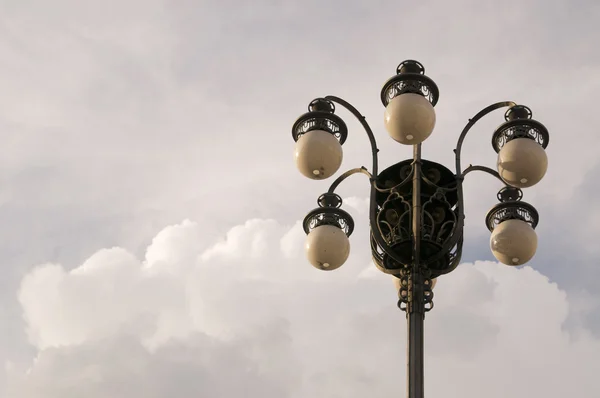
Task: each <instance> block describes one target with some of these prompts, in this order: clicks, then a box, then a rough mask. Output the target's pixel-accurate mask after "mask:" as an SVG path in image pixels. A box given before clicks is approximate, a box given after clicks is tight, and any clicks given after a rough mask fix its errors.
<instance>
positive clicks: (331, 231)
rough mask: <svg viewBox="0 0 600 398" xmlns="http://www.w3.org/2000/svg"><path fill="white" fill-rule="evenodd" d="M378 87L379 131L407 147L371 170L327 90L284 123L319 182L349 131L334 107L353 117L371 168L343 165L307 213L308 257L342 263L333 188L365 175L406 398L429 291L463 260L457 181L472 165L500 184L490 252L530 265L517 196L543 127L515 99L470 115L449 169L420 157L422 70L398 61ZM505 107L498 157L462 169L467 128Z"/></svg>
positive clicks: (426, 85)
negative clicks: (408, 155)
mask: <svg viewBox="0 0 600 398" xmlns="http://www.w3.org/2000/svg"><path fill="white" fill-rule="evenodd" d="M396 72H397V73H396V75H395V76H393V77H392V78H390V79H389V80H388V81H387V82H386V83H385V84H384V86H383V89H382V90H381V101H382V103H383V105H384V106H385V107H386V108H385V113H384V115H385V118H384V121H385V127H386V129H387V131H388V133H389V135H390V137H391V138H392V139H393V140H395V141H397V142H399V143H401V144H404V145H412V146H413V158H412V159H408V160H403V161H400V162H398V163H396V164H394V165H392V166H390V167H388V168H386V169H385V170H383V171H381V172H379V170H378V159H377V153H378V152H379V149H378V148H377V143H376V141H375V137H374V135H373V132H372V130H371V128H370V126H369V124H368V123H367V122H366V120H365V117H364V116H363V115H361V114H360V112H359V111H358V110H357V109H356V108H354V107H353V106H352V105H351V104H349V103H348V102H346V101H344V100H343V99H341V98H338V97H334V96H327V97H324V98H317V99H315V100H313V101H312V102H311V103H310V104H309V107H308V112H307V113H305V114H304V115H302V116H300V117H299V118H298V120H296V122H295V123H294V125H293V127H292V135H293V138H294V140H295V141H296V148H295V161H296V165H297V167H298V169H299V171H300V172H301V173H302V174H303V175H305V176H306V177H308V178H310V179H314V180H321V179H326V178H329V177H331V176H332V175H333V174H335V173H336V172H337V170H338V169H339V167H340V165H341V163H342V158H343V151H342V145H343V144H344V142H345V141H346V138H347V136H348V128H347V127H346V124H345V123H344V121H343V120H342V119H341V118H340V117H339V116H338V115H336V114H335V110H336V109H335V104H338V105H341V106H342V107H344V108H345V109H347V110H348V111H349V112H350V113H351V114H352V115H354V116H355V117H356V118H357V119H358V121H359V122H360V124H361V125H362V127H363V128H364V130H365V132H366V133H367V136H368V137H369V141H370V143H371V151H372V154H373V164H372V167H371V170H370V171H369V170H367V169H366V168H365V167H360V168H355V169H350V170H348V171H347V172H345V173H343V174H342V175H340V176H339V177H338V178H337V179H336V180H335V181H334V182H333V183H332V184H331V186H330V188H329V190H328V192H326V193H324V194H322V195H321V196H320V197H319V199H318V201H317V202H318V207H317V208H316V209H314V210H312V211H311V212H310V213H308V215H307V216H306V217H305V219H304V222H303V227H304V231H305V232H306V234H307V240H306V245H305V249H306V255H307V258H308V260H309V262H310V263H311V264H312V265H313V266H314V267H316V268H318V269H321V270H328V271H331V270H335V269H337V268H339V267H340V266H341V265H343V263H344V262H345V261H346V260H347V259H348V256H349V254H350V243H349V237H350V235H351V234H352V231H353V229H354V222H353V220H352V217H351V216H350V215H349V214H348V213H347V212H345V211H344V210H342V209H341V206H342V199H341V198H340V196H338V195H337V194H336V193H335V189H336V188H337V187H338V185H339V184H340V183H341V182H342V181H344V180H345V179H346V178H348V177H349V176H351V175H354V174H359V173H361V174H364V175H366V176H367V177H368V178H369V182H370V186H371V195H370V209H369V226H370V241H371V251H372V257H373V262H374V263H375V266H377V268H378V269H379V270H381V271H382V272H384V273H386V274H390V275H392V276H393V277H394V278H395V279H394V280H395V283H396V286H397V290H398V298H399V301H398V307H399V308H400V309H402V310H403V311H405V312H406V318H407V335H408V345H407V367H408V369H407V395H408V397H409V398H422V397H423V396H424V382H423V373H424V372H423V323H424V319H425V313H426V312H427V311H429V310H431V309H432V308H433V290H432V289H433V287H434V285H435V283H436V281H437V278H438V277H440V276H442V275H445V274H448V273H449V272H451V271H453V270H454V269H455V268H456V267H457V265H458V263H459V261H460V258H461V254H462V245H463V227H464V219H465V212H464V200H463V189H462V187H463V180H464V178H465V176H466V175H467V174H468V173H470V172H472V171H483V172H486V173H488V174H490V175H492V176H494V177H495V178H497V179H499V180H500V181H502V182H503V183H504V184H505V187H504V188H502V189H501V190H500V191H499V192H498V195H497V198H498V200H499V202H500V203H498V204H496V205H495V206H494V207H493V208H492V209H491V210H490V211H489V212H488V214H487V216H486V220H485V221H486V225H487V227H488V229H489V230H490V231H491V233H492V234H491V238H490V248H491V250H492V253H493V254H494V256H495V257H496V259H498V261H500V262H502V263H504V264H507V265H510V266H518V265H522V264H524V263H526V262H527V261H529V260H530V259H531V258H532V257H533V256H534V254H535V251H536V248H537V235H536V233H535V227H536V225H537V223H538V220H539V217H538V213H537V211H536V210H535V208H534V207H533V206H531V205H530V204H528V203H525V202H522V201H521V199H522V196H523V193H522V191H521V188H528V187H531V186H533V185H535V184H537V183H538V182H539V181H540V180H541V179H542V178H543V177H544V174H545V173H546V169H547V164H548V160H547V156H546V152H545V148H546V146H547V145H548V140H549V135H548V130H547V129H546V128H545V127H544V125H542V124H541V123H539V122H537V121H535V120H533V119H532V113H531V110H530V109H529V108H527V107H526V106H523V105H517V104H516V103H514V102H511V101H506V102H498V103H496V104H493V105H490V106H488V107H487V108H485V109H483V110H482V111H480V112H479V113H477V114H476V115H475V116H474V117H473V118H471V119H469V122H468V123H467V125H466V126H465V127H464V129H463V131H462V133H461V134H460V136H459V138H458V142H457V145H456V148H455V149H454V153H455V156H456V172H455V173H453V172H451V171H450V170H449V169H447V168H446V167H444V166H442V165H441V164H438V163H435V162H432V161H429V160H425V159H422V158H421V145H422V143H423V141H425V140H426V139H427V137H429V135H430V134H431V133H432V132H433V129H434V127H435V122H436V117H435V111H434V106H435V105H436V103H437V101H438V97H439V91H438V87H437V85H436V84H435V83H434V81H433V80H431V79H430V78H429V77H427V76H426V75H425V68H424V67H423V65H422V64H421V63H419V62H417V61H413V60H408V61H404V62H402V63H401V64H400V65H399V66H398V68H397V71H396ZM500 108H508V110H507V111H506V113H505V116H504V118H505V122H504V123H502V124H501V125H500V126H499V127H498V128H497V129H496V131H495V132H494V133H493V135H492V146H493V148H494V150H495V151H496V152H497V153H498V158H497V171H496V170H493V169H491V168H489V167H485V166H472V165H470V166H468V167H467V168H466V169H464V170H463V169H462V166H461V149H462V144H463V141H464V139H465V137H466V135H467V133H468V132H469V131H470V129H471V128H472V127H473V125H474V124H475V123H476V122H477V121H478V120H479V119H481V118H482V117H483V116H485V115H487V114H488V113H490V112H492V111H494V110H496V109H500Z"/></svg>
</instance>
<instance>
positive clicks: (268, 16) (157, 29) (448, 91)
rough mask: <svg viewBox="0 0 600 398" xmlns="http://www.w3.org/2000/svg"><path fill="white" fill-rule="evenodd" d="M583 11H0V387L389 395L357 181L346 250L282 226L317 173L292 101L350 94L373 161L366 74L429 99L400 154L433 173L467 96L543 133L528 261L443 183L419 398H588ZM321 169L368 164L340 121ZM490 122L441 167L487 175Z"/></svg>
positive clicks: (20, 6)
mask: <svg viewBox="0 0 600 398" xmlns="http://www.w3.org/2000/svg"><path fill="white" fill-rule="evenodd" d="M599 23H600V3H598V2H597V1H594V0H586V1H584V0H537V1H534V0H505V1H502V2H498V1H488V0H471V1H468V0H459V1H453V2H449V1H441V0H440V1H432V0H430V1H425V0H424V1H400V0H370V1H358V0H333V1H326V0H320V1H317V0H305V1H296V0H294V1H292V0H287V1H285V0H255V1H252V2H243V1H241V0H221V1H218V0H196V1H194V0H104V1H91V0H87V1H83V0H79V1H77V0H54V1H46V0H0V137H1V145H0V361H1V363H2V365H3V367H2V368H1V369H2V370H1V371H0V397H2V398H4V397H6V398H71V397H73V398H81V397H86V398H109V397H110V398H121V397H123V398H125V397H127V398H153V397H156V398H159V397H160V398H162V397H170V396H178V397H192V396H194V397H203V398H209V397H210V398H230V397H231V398H233V397H248V398H254V397H257V398H258V397H267V398H271V397H273V398H287V397H289V398H306V397H314V398H337V397H340V398H341V397H344V398H354V397H357V398H358V397H361V398H363V397H367V396H368V397H374V398H379V397H381V398H384V397H398V396H403V395H404V392H405V371H406V360H405V341H406V331H405V319H404V313H402V312H401V311H399V310H398V309H397V307H396V300H397V298H396V292H395V291H394V288H393V283H392V280H391V277H389V276H386V275H384V274H381V273H379V272H378V271H377V270H376V269H375V267H374V265H372V264H371V260H370V252H369V244H368V243H369V242H368V229H367V219H366V217H367V214H366V209H367V201H366V198H367V196H368V184H367V183H366V180H365V179H364V178H363V177H356V178H355V179H352V180H349V181H348V183H347V184H345V185H343V186H342V187H340V190H339V193H340V194H341V195H342V196H343V197H344V198H346V199H347V200H346V201H345V208H346V209H347V210H348V211H349V212H350V213H351V214H352V215H353V216H354V218H355V221H356V224H357V228H356V231H355V233H354V234H353V235H352V238H351V245H352V250H351V256H350V259H349V261H348V262H347V263H346V264H345V265H344V266H343V267H342V268H340V269H339V270H337V271H334V272H320V271H318V270H316V269H314V268H312V267H311V266H310V265H309V264H308V262H307V261H306V259H305V258H304V254H303V251H302V250H303V242H304V238H305V235H304V233H303V231H302V229H301V227H300V225H299V221H300V220H302V218H303V217H304V215H305V214H306V212H308V211H309V210H311V209H312V208H313V207H315V204H316V203H315V201H316V198H317V197H318V196H319V195H320V194H321V193H323V192H324V191H325V190H326V189H327V186H328V183H329V181H328V182H313V181H308V180H306V179H305V178H304V177H302V176H301V175H300V174H299V173H298V172H297V170H296V169H295V167H294V162H293V156H292V154H293V147H294V142H293V140H292V137H291V130H290V129H291V125H292V123H293V122H294V120H295V119H296V118H297V117H298V116H299V115H300V114H302V113H303V112H305V110H306V106H307V105H308V103H309V102H310V101H311V100H312V99H313V98H315V97H320V96H324V95H328V94H333V95H338V96H341V97H343V98H345V99H347V100H348V101H350V102H352V103H353V104H355V105H356V106H357V107H358V108H359V109H360V110H361V112H362V113H363V114H365V115H366V116H367V120H368V121H369V122H370V123H371V124H372V127H373V128H374V130H375V132H376V137H377V140H378V145H379V148H380V149H381V157H380V165H381V166H380V167H381V168H384V167H386V166H388V165H391V164H393V163H395V162H397V161H400V160H403V159H405V158H408V157H410V156H411V148H409V147H405V146H402V145H400V144H397V143H396V142H394V141H393V140H391V139H390V138H389V137H388V136H387V134H386V133H385V131H384V129H383V107H382V105H381V102H380V100H379V92H380V89H381V86H382V84H383V83H384V82H385V81H386V80H387V79H388V78H389V77H391V76H392V75H393V74H394V73H395V69H396V66H397V65H398V63H400V62H401V61H403V60H405V59H417V60H419V61H420V62H422V63H423V64H424V65H425V68H426V73H427V75H428V76H429V77H431V78H432V79H433V80H435V81H436V83H437V84H438V86H439V88H440V100H439V103H438V104H437V106H436V113H437V125H436V129H435V131H434V133H433V134H432V136H431V137H430V138H429V139H428V140H427V141H426V143H425V145H424V147H423V156H424V157H425V158H427V159H431V160H434V161H437V162H440V163H443V164H445V165H447V166H450V165H451V164H452V161H453V153H452V149H453V147H454V145H455V141H456V138H457V136H458V134H459V132H460V130H461V129H462V127H463V125H464V124H465V123H466V122H467V121H468V119H469V118H470V117H472V116H473V115H474V114H475V113H477V112H478V111H479V110H480V109H481V108H483V107H485V106H487V105H489V104H490V103H493V102H497V101H505V100H512V101H516V102H518V103H522V104H525V105H528V106H529V107H531V109H532V110H533V115H534V118H535V119H537V120H539V121H541V122H542V123H544V124H545V125H546V126H547V127H548V129H549V131H550V137H551V138H550V144H549V146H548V149H547V153H548V157H549V162H550V163H549V169H548V173H547V175H546V177H545V179H544V180H543V181H542V182H541V183H540V184H538V185H537V186H535V187H533V188H530V189H528V190H526V191H525V200H526V201H528V202H530V203H531V204H533V205H534V206H536V208H537V209H538V210H539V212H540V218H541V220H540V224H539V227H538V229H537V231H538V237H539V242H540V243H539V248H538V253H537V255H536V256H535V258H534V259H533V260H532V261H531V262H530V263H529V265H528V266H524V267H520V268H510V267H506V266H501V265H499V264H497V263H495V262H494V261H493V260H494V259H493V257H492V255H491V254H490V251H489V232H488V231H487V229H486V228H485V225H484V216H485V214H486V212H487V210H488V209H489V208H490V207H491V206H493V205H494V204H495V203H496V192H497V190H498V189H499V188H500V185H499V184H498V183H497V182H496V181H492V179H490V178H489V176H487V175H478V174H477V173H473V174H471V175H469V177H468V179H467V181H466V187H465V194H466V196H467V199H466V206H467V209H466V216H467V220H466V223H467V226H466V235H467V236H466V238H467V241H466V243H465V251H464V256H463V258H464V261H465V263H464V264H462V265H461V266H460V267H459V268H458V269H457V270H456V271H455V272H453V273H452V274H450V275H447V276H444V277H442V278H440V280H439V281H438V284H437V286H436V295H435V309H434V310H433V311H432V312H430V313H429V314H428V316H427V319H426V394H427V396H428V397H444V398H453V397H456V398H458V397H461V398H475V397H481V396H486V397H489V398H496V397H498V398H500V397H502V398H504V397H507V396H511V397H517V398H519V397H523V398H524V397H533V396H535V397H545V398H555V397H556V398H558V397H561V398H562V397H565V396H577V397H580V398H588V397H589V398H593V397H598V396H600V384H599V383H598V382H597V370H598V368H599V367H600V364H599V361H600V360H599V359H598V358H600V287H599V284H598V279H599V278H600V245H598V238H597V237H598V236H599V234H600V202H599V201H598V196H599V194H600V185H599V182H600V181H599V178H598V175H599V174H600V161H599V160H598V155H597V153H598V148H599V147H600V135H598V125H600V115H599V113H598V110H597V93H598V90H600V72H598V71H599V70H600V53H599V52H598V44H597V43H598V41H599V40H600V30H599V28H598V26H599ZM338 114H339V115H340V116H342V117H343V118H344V119H345V120H346V122H347V124H348V126H349V130H350V131H349V137H348V140H347V142H346V144H344V163H343V165H342V168H344V169H349V168H354V167H359V166H362V165H364V166H370V149H369V147H368V140H367V138H366V136H365V135H364V133H363V132H362V131H361V130H360V126H359V124H358V123H357V122H356V121H354V120H352V119H351V117H350V115H349V114H347V113H344V112H343V111H341V110H340V111H339V112H338ZM502 121H503V119H502V112H497V113H494V114H492V115H490V116H489V117H488V118H487V119H485V120H483V121H482V122H481V123H480V124H478V127H477V128H475V129H474V130H473V132H472V134H471V136H470V137H469V138H468V140H467V142H466V144H465V146H464V150H463V159H464V160H463V163H464V164H465V165H468V164H469V163H473V164H484V165H488V166H492V167H493V166H494V164H495V159H496V157H495V152H494V151H493V149H492V148H491V145H490V141H491V134H492V132H493V130H494V129H495V127H497V125H499V124H500V123H501V122H502Z"/></svg>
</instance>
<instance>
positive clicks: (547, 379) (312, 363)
mask: <svg viewBox="0 0 600 398" xmlns="http://www.w3.org/2000/svg"><path fill="white" fill-rule="evenodd" d="M203 228H207V226H204V227H202V226H199V225H198V224H195V223H192V222H189V221H185V222H183V223H182V224H180V225H175V226H171V227H167V228H165V229H164V230H163V231H161V232H160V233H159V234H158V235H157V237H156V238H155V239H154V240H153V242H152V244H151V245H150V246H149V247H148V250H147V251H146V253H147V255H146V258H145V259H143V260H138V259H136V258H135V257H134V256H133V255H131V254H130V253H128V252H127V251H125V250H123V249H119V248H113V249H108V250H101V251H99V252H97V253H96V254H94V255H93V256H91V257H90V258H89V259H88V260H86V261H85V262H84V263H83V264H82V265H81V266H80V267H78V268H75V269H73V270H71V271H65V270H64V269H63V268H62V267H61V266H60V265H52V264H47V265H41V266H39V267H37V268H36V269H34V270H33V271H31V272H30V273H29V274H28V275H27V276H26V277H25V278H24V279H23V282H22V285H21V290H20V295H19V298H20V302H21V304H22V306H23V310H24V315H25V319H26V320H27V324H28V330H29V333H30V337H31V342H32V343H33V344H34V345H35V346H36V347H37V349H38V355H37V359H36V361H35V362H33V363H32V364H31V368H30V369H29V370H28V371H27V372H25V371H24V369H18V368H15V367H14V366H13V367H11V369H9V370H8V372H9V373H8V374H9V376H10V385H9V388H10V389H9V390H8V391H9V392H10V393H11V394H12V395H9V398H12V397H18V398H28V397H38V396H41V395H43V396H44V397H45V398H53V397H61V398H64V397H69V396H73V397H75V396H81V394H84V391H85V395H86V396H88V397H90V398H94V397H105V396H107V394H109V393H110V395H111V396H115V397H119V396H125V394H129V395H128V396H129V397H138V396H139V397H141V396H150V397H152V396H157V397H158V396H167V395H170V394H181V393H182V391H183V392H184V395H186V394H185V393H189V394H192V393H199V394H200V395H203V396H207V395H208V396H223V397H227V396H235V394H236V393H238V394H239V393H242V391H243V395H244V396H249V397H252V396H266V397H270V396H273V397H275V396H277V397H303V396H308V395H311V396H316V397H326V396H327V397H331V396H346V397H359V396H365V394H370V396H391V395H394V394H398V393H401V391H403V384H404V371H405V367H404V363H405V362H404V346H405V331H404V326H403V325H404V314H403V313H402V312H400V311H399V310H398V309H397V308H396V306H395V300H396V293H395V292H394V289H393V283H392V281H391V280H390V277H388V276H385V275H383V274H381V275H380V276H375V275H372V277H369V278H363V277H361V275H365V272H364V266H359V264H360V263H359V262H358V261H357V260H356V259H355V258H351V260H350V262H349V263H348V264H346V266H345V267H343V268H341V269H340V270H338V271H333V272H320V271H317V270H316V269H314V268H312V267H310V265H308V263H307V262H306V261H305V260H304V258H303V257H299V256H297V255H295V256H293V257H290V255H289V252H288V253H287V255H286V254H284V253H283V251H282V250H281V249H280V247H281V246H280V245H281V241H282V240H285V239H287V240H290V242H288V244H287V245H288V247H291V246H292V243H291V240H292V238H290V236H293V235H294V233H293V231H297V230H298V228H299V225H298V224H296V225H295V226H294V227H293V228H292V229H290V227H286V226H283V225H280V224H279V223H277V222H275V221H273V220H251V221H248V222H246V223H244V224H242V225H239V226H236V227H234V228H232V229H231V230H230V232H229V233H228V234H227V238H226V239H225V240H224V241H221V242H217V243H215V244H213V245H212V246H211V245H209V246H207V245H206V242H203V241H201V240H198V239H197V237H198V236H201V235H202V231H201V230H202V229H203ZM302 238H303V237H302V236H297V237H296V238H294V239H293V240H294V241H295V244H297V245H302V243H303V242H302V240H303V239H302ZM256 242H260V244H258V243H256ZM358 245H359V246H360V243H358ZM266 248H269V250H267V249H266ZM253 250H255V251H253ZM247 252H248V253H251V255H248V256H245V253H247ZM284 258H285V259H287V260H286V261H287V262H288V263H287V264H286V265H282V269H284V270H285V272H273V270H274V267H276V266H279V264H278V261H277V260H279V259H284ZM183 262H185V263H186V264H185V265H184V264H183ZM149 264H159V265H160V268H155V267H153V266H149ZM363 264H364V263H363ZM248 266H251V267H252V269H251V271H249V270H248V269H247V267H248ZM372 267H373V268H374V266H372ZM344 268H348V271H345V270H344ZM435 293H436V296H435V303H436V306H435V308H434V310H433V311H432V312H430V313H429V314H428V316H427V320H426V326H427V329H426V330H427V332H426V342H427V345H426V352H427V391H428V394H431V395H434V396H436V395H441V394H445V396H466V397H470V396H473V397H475V396H480V395H481V393H482V391H485V394H486V396H488V397H492V398H493V397H505V396H507V395H512V396H517V397H520V396H522V397H526V396H530V395H531V394H535V395H536V396H537V395H542V396H545V397H548V398H552V397H559V396H563V395H564V394H566V393H568V392H572V393H574V394H578V395H580V396H590V397H591V396H594V395H595V394H597V393H599V392H600V387H598V386H597V385H596V384H595V383H594V381H595V375H594V372H593V370H592V368H593V366H594V363H595V362H596V360H597V355H598V354H600V341H599V340H597V339H596V338H594V337H592V336H591V335H590V333H588V332H586V331H585V330H584V329H581V328H579V327H578V329H577V331H576V332H577V333H574V331H572V330H567V329H565V328H564V322H565V319H566V318H567V316H568V314H569V296H568V295H567V294H566V293H565V292H564V291H561V290H560V289H559V287H558V286H557V285H556V284H555V283H551V282H549V281H548V278H546V277H545V276H543V275H541V274H540V273H539V272H537V271H535V270H533V269H531V268H529V267H524V268H521V269H515V268H509V267H505V266H500V265H498V264H496V263H491V262H478V263H476V264H475V265H473V264H463V265H461V266H460V267H459V268H458V269H457V270H456V271H455V272H454V273H452V274H450V275H448V276H446V277H442V278H440V280H439V283H438V284H437V286H436V289H435ZM193 374H196V377H192V375H193ZM233 380H235V382H233V383H232V381H233ZM509 380H510V382H508V381H509ZM566 380H569V382H568V383H567V382H565V381H566ZM159 392H160V393H159ZM69 394H70V395H69ZM211 394H212V395H211ZM232 394H233V395H232Z"/></svg>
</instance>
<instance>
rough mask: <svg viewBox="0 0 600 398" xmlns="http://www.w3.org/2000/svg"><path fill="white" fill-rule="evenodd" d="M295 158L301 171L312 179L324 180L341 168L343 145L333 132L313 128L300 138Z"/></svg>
mask: <svg viewBox="0 0 600 398" xmlns="http://www.w3.org/2000/svg"><path fill="white" fill-rule="evenodd" d="M294 158H295V160H296V167H298V170H300V173H302V174H303V175H304V176H306V177H308V178H310V179H312V180H323V179H325V178H329V177H331V176H332V175H333V174H335V172H336V171H338V169H339V168H340V165H341V164H342V158H343V151H342V145H341V144H340V142H339V141H338V139H337V138H335V136H334V135H333V134H331V133H329V132H327V131H323V130H312V131H309V132H308V133H304V134H302V135H301V136H300V138H298V141H297V142H296V148H295V151H294Z"/></svg>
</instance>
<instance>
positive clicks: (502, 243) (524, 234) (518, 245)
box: [490, 220, 537, 266]
mask: <svg viewBox="0 0 600 398" xmlns="http://www.w3.org/2000/svg"><path fill="white" fill-rule="evenodd" d="M490 248H491V249H492V253H493V254H494V257H496V259H497V260H498V261H500V262H501V263H502V264H506V265H515V266H516V265H523V264H525V263H526V262H528V261H529V260H531V259H532V258H533V256H534V255H535V251H536V250H537V234H536V233H535V230H534V229H533V228H532V227H531V225H529V224H528V223H526V222H525V221H522V220H506V221H503V222H501V223H500V224H498V225H497V226H496V228H494V231H493V232H492V236H491V237H490Z"/></svg>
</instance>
